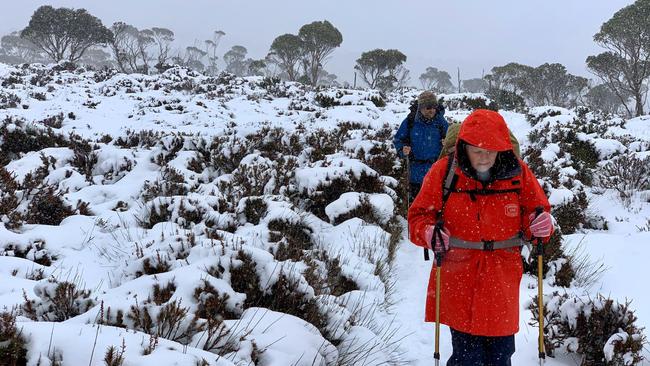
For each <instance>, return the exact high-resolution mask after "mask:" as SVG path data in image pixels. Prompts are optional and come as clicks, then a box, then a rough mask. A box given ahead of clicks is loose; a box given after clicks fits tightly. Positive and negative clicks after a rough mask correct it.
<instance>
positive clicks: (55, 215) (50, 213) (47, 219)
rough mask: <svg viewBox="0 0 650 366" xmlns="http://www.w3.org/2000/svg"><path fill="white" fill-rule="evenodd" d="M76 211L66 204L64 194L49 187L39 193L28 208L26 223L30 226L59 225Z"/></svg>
mask: <svg viewBox="0 0 650 366" xmlns="http://www.w3.org/2000/svg"><path fill="white" fill-rule="evenodd" d="M73 214H74V211H73V210H72V209H71V208H70V207H69V206H68V205H67V204H66V203H65V202H64V200H63V194H62V193H61V192H58V191H56V190H55V189H54V187H48V188H46V189H43V190H41V191H38V192H37V193H36V194H35V195H34V196H33V198H32V200H31V201H30V203H29V206H28V207H27V213H26V214H25V222H27V223H28V224H41V225H58V224H60V223H61V221H63V219H65V218H66V217H68V216H71V215H73Z"/></svg>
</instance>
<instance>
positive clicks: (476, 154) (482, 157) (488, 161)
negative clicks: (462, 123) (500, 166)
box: [465, 145, 498, 172]
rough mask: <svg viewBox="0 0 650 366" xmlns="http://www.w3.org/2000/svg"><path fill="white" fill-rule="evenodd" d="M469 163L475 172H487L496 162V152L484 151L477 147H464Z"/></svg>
mask: <svg viewBox="0 0 650 366" xmlns="http://www.w3.org/2000/svg"><path fill="white" fill-rule="evenodd" d="M465 150H466V151H467V156H468V157H469V162H470V163H471V164H472V168H474V169H475V170H476V171H477V172H487V171H488V170H490V168H492V166H493V165H494V162H495V161H496V160H497V154H498V151H493V150H486V149H483V148H480V147H478V146H471V145H466V146H465Z"/></svg>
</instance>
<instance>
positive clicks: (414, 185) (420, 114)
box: [393, 91, 449, 205]
mask: <svg viewBox="0 0 650 366" xmlns="http://www.w3.org/2000/svg"><path fill="white" fill-rule="evenodd" d="M444 115H445V109H444V107H442V105H438V98H436V95H435V94H434V93H432V92H430V91H425V92H422V94H420V95H419V96H418V100H417V109H413V110H412V111H411V113H409V115H408V116H407V117H406V119H404V121H402V124H401V125H400V127H399V129H398V130H397V133H396V134H395V137H394V138H393V144H394V145H395V149H396V150H397V154H398V155H399V156H400V157H401V158H406V157H408V159H409V169H410V171H409V205H410V203H411V202H413V200H414V199H415V196H417V194H418V192H420V187H421V186H422V180H423V179H424V176H425V175H426V174H427V172H428V171H429V168H431V165H432V164H433V163H435V162H436V160H438V156H439V155H440V151H441V150H442V141H443V140H444V138H445V135H446V134H447V127H449V124H448V123H447V120H446V119H445V117H444Z"/></svg>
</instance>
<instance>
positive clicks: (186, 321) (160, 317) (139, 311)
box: [127, 300, 202, 344]
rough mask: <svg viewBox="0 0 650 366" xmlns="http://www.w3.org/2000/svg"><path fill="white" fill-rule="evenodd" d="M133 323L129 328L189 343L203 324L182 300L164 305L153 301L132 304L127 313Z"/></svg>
mask: <svg viewBox="0 0 650 366" xmlns="http://www.w3.org/2000/svg"><path fill="white" fill-rule="evenodd" d="M127 318H128V320H129V322H130V323H131V324H130V325H129V326H127V328H129V329H134V330H139V331H141V332H145V333H147V334H150V335H152V336H154V337H159V338H165V339H169V340H171V341H175V342H179V343H182V344H188V343H189V342H190V340H191V339H192V337H193V336H194V335H195V334H196V333H198V332H199V331H201V328H202V327H201V325H200V324H199V323H198V319H197V318H196V317H195V316H191V314H190V312H189V308H188V307H185V306H183V304H182V302H181V300H174V301H171V302H167V303H166V304H164V305H162V306H157V305H156V304H152V303H144V304H142V305H141V306H140V305H138V304H137V303H136V304H135V305H131V309H130V311H129V313H128V314H127Z"/></svg>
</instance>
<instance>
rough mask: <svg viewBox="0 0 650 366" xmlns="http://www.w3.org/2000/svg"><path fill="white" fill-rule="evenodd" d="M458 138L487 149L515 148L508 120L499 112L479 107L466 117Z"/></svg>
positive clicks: (506, 149) (502, 149)
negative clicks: (507, 123) (511, 140)
mask: <svg viewBox="0 0 650 366" xmlns="http://www.w3.org/2000/svg"><path fill="white" fill-rule="evenodd" d="M458 139H459V140H463V141H465V142H467V143H468V144H470V145H474V146H478V147H481V148H483V149H487V150H494V151H508V150H512V149H513V148H512V143H511V142H510V134H509V132H508V126H507V125H506V121H505V120H504V119H503V117H501V115H500V114H499V113H497V112H494V111H490V110H487V109H477V110H475V111H474V112H472V114H470V115H469V116H467V118H465V121H464V122H463V124H462V125H461V126H460V132H458ZM456 151H458V148H457V149H456Z"/></svg>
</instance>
